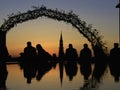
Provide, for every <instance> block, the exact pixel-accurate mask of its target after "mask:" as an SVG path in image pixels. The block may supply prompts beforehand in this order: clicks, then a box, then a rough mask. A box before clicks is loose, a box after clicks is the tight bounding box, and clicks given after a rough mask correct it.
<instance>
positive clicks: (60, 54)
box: [59, 32, 64, 59]
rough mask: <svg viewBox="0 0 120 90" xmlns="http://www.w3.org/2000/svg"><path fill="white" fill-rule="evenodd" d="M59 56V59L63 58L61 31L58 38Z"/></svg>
mask: <svg viewBox="0 0 120 90" xmlns="http://www.w3.org/2000/svg"><path fill="white" fill-rule="evenodd" d="M59 58H60V59H63V58H64V47H63V38H62V32H61V35H60V40H59Z"/></svg>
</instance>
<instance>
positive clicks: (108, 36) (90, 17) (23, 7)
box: [0, 0, 119, 56]
mask: <svg viewBox="0 0 120 90" xmlns="http://www.w3.org/2000/svg"><path fill="white" fill-rule="evenodd" d="M1 2H3V3H2V4H1V5H0V7H1V9H0V10H1V16H0V24H2V22H3V20H2V19H3V18H6V17H8V16H7V15H8V14H10V13H16V12H18V11H21V12H26V11H27V10H29V9H30V7H31V6H36V5H37V4H38V3H41V4H44V5H45V6H46V7H48V8H51V9H55V8H58V9H59V10H61V9H62V10H65V11H67V12H69V11H70V10H72V11H73V12H74V13H76V14H77V15H78V16H79V18H81V20H82V21H86V22H87V24H92V25H93V29H97V30H98V31H100V34H101V35H102V36H103V39H102V40H103V42H104V41H105V42H106V46H107V47H108V53H109V50H110V49H111V48H112V47H113V43H114V42H118V41H119V35H118V26H119V24H118V15H117V14H118V11H117V9H116V8H115V6H116V4H117V3H118V2H117V1H109V2H108V1H107V0H104V1H95V0H92V1H88V0H87V1H86V0H84V1H82V0H81V1H78V0H74V1H69V5H68V4H67V3H68V2H67V1H64V0H60V1H56V0H53V1H52V3H51V1H44V0H43V1H42V0H40V1H39V0H36V2H34V3H33V1H32V0H29V1H26V3H25V2H24V1H23V0H21V1H17V2H16V1H10V2H12V3H9V1H1ZM6 2H7V3H6ZM63 2H64V3H63ZM7 4H8V5H7ZM61 6H62V7H61ZM61 31H62V33H63V40H64V42H63V43H64V52H65V50H66V48H67V47H68V44H69V43H72V44H73V47H74V48H76V49H77V51H78V55H79V52H80V50H81V49H82V47H83V44H84V43H88V44H89V47H90V48H91V45H90V42H88V41H87V39H86V38H84V37H83V35H82V34H80V33H79V32H78V31H77V30H76V29H75V28H73V27H72V25H70V24H66V23H65V22H62V21H61V22H58V21H55V20H52V19H48V18H46V17H42V18H38V19H36V20H30V21H28V22H24V23H21V24H18V25H17V26H16V27H14V28H12V30H10V31H9V32H8V33H7V37H6V45H7V48H8V52H9V54H10V55H11V56H19V53H21V52H23V49H24V47H25V46H26V42H27V41H31V42H32V45H33V46H34V47H35V46H36V44H38V43H40V44H41V45H42V46H43V48H44V49H45V50H46V51H48V52H49V53H50V54H51V55H52V54H53V53H56V55H58V49H59V38H60V33H61Z"/></svg>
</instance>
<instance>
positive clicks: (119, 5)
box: [116, 0, 120, 45]
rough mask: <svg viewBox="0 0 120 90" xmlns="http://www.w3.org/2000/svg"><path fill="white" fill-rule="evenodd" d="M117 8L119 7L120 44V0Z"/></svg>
mask: <svg viewBox="0 0 120 90" xmlns="http://www.w3.org/2000/svg"><path fill="white" fill-rule="evenodd" d="M116 8H119V45H120V0H119V4H118V5H117V6H116Z"/></svg>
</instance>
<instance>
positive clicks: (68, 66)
mask: <svg viewBox="0 0 120 90" xmlns="http://www.w3.org/2000/svg"><path fill="white" fill-rule="evenodd" d="M77 70H78V67H77V63H76V62H75V61H73V62H71V61H68V62H66V63H65V71H66V75H67V76H68V77H69V80H70V81H72V80H73V77H74V76H76V75H77Z"/></svg>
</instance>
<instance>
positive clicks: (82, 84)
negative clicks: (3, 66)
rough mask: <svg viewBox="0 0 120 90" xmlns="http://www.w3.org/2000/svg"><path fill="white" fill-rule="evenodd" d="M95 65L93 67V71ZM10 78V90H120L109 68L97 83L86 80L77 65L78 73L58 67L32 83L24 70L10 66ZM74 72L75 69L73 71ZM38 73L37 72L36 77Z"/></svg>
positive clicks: (16, 66) (16, 65) (8, 68)
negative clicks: (28, 81) (28, 80)
mask: <svg viewBox="0 0 120 90" xmlns="http://www.w3.org/2000/svg"><path fill="white" fill-rule="evenodd" d="M93 69H94V65H92V70H93ZM7 70H8V77H7V81H6V86H7V88H8V90H120V83H119V82H115V81H114V77H113V76H112V75H111V74H110V70H109V67H107V69H106V71H105V73H104V75H103V77H101V78H100V81H99V82H98V81H95V80H93V79H92V76H91V75H90V76H89V79H88V80H84V77H83V75H82V74H81V72H80V65H79V64H77V71H76V73H73V74H71V75H68V74H70V73H72V72H74V71H69V70H68V71H67V69H66V68H65V66H62V67H61V66H60V64H56V66H54V67H52V68H50V69H49V70H46V72H45V73H44V74H43V75H42V76H41V79H40V80H37V76H35V77H33V78H32V80H31V83H27V79H26V77H25V76H24V72H23V69H21V67H20V66H19V65H18V64H8V65H7ZM73 70H74V69H73ZM37 74H38V72H36V75H37Z"/></svg>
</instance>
